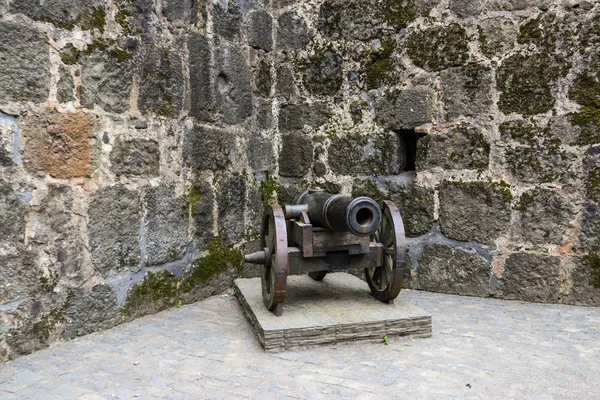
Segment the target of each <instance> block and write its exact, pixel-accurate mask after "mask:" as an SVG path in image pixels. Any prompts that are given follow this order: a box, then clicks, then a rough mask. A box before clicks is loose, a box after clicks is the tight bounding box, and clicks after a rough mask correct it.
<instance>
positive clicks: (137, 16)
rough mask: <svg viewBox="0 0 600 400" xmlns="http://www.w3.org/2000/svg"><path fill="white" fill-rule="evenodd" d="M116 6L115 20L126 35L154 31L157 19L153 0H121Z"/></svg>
mask: <svg viewBox="0 0 600 400" xmlns="http://www.w3.org/2000/svg"><path fill="white" fill-rule="evenodd" d="M177 1H178V0H175V2H177ZM165 3H172V2H171V1H168V2H165ZM117 6H118V11H117V14H116V15H115V20H116V21H117V23H118V24H119V25H121V27H122V28H123V33H125V34H126V35H130V34H132V33H135V34H138V35H139V34H147V33H149V32H153V31H156V26H157V25H158V22H159V21H158V18H157V11H156V8H155V6H154V1H153V0H121V1H119V2H118V3H117ZM167 8H168V7H167Z"/></svg>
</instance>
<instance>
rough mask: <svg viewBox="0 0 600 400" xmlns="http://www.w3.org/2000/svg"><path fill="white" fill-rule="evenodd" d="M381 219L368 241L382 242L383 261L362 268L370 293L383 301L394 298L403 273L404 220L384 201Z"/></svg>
mask: <svg viewBox="0 0 600 400" xmlns="http://www.w3.org/2000/svg"><path fill="white" fill-rule="evenodd" d="M381 211H382V218H381V223H380V224H379V228H377V230H376V231H375V233H373V235H371V242H375V243H381V244H383V265H382V266H380V267H374V268H365V275H366V278H367V283H368V284H369V287H370V288H371V293H372V294H373V296H374V297H375V298H376V299H377V300H379V301H383V302H389V301H391V300H394V299H395V298H396V297H397V296H398V294H400V289H402V283H403V282H404V277H405V276H406V274H407V266H406V237H405V234H404V223H403V222H402V216H401V215H400V211H398V208H397V207H396V205H395V204H394V203H393V202H391V201H387V200H386V201H384V202H383V207H382V209H381Z"/></svg>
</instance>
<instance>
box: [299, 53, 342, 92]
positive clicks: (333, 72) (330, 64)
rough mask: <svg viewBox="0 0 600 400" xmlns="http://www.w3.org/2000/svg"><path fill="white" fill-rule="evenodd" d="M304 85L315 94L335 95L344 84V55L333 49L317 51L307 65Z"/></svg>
mask: <svg viewBox="0 0 600 400" xmlns="http://www.w3.org/2000/svg"><path fill="white" fill-rule="evenodd" d="M304 86H305V87H306V89H308V91H309V92H310V93H311V94H314V95H321V96H333V95H335V94H336V93H337V92H338V90H340V87H341V86H342V57H341V56H340V55H339V54H337V53H336V52H335V51H333V50H331V49H327V50H321V51H317V52H315V54H314V55H312V56H310V57H309V58H308V61H307V63H306V65H305V70H304Z"/></svg>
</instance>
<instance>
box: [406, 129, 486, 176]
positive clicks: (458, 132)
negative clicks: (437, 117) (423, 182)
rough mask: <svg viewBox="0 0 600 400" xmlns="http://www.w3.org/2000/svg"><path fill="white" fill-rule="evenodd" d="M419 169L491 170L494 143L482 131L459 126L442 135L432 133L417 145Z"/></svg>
mask: <svg viewBox="0 0 600 400" xmlns="http://www.w3.org/2000/svg"><path fill="white" fill-rule="evenodd" d="M417 148H418V154H419V157H418V158H417V166H418V169H419V170H424V169H431V168H442V169H444V170H448V169H473V170H478V171H484V170H487V168H488V165H489V161H490V160H489V159H490V144H489V143H488V142H487V141H486V140H485V139H484V138H483V134H482V132H481V130H480V129H479V128H476V127H474V126H470V125H465V124H463V125H459V126H458V127H456V128H451V129H448V130H446V131H443V132H441V133H439V134H437V133H435V134H430V135H428V136H426V137H425V138H422V139H420V140H419V141H418V142H417Z"/></svg>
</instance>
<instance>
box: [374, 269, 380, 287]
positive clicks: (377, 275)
mask: <svg viewBox="0 0 600 400" xmlns="http://www.w3.org/2000/svg"><path fill="white" fill-rule="evenodd" d="M380 279H381V267H377V268H375V271H374V272H373V283H374V284H375V285H376V286H379V285H380Z"/></svg>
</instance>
